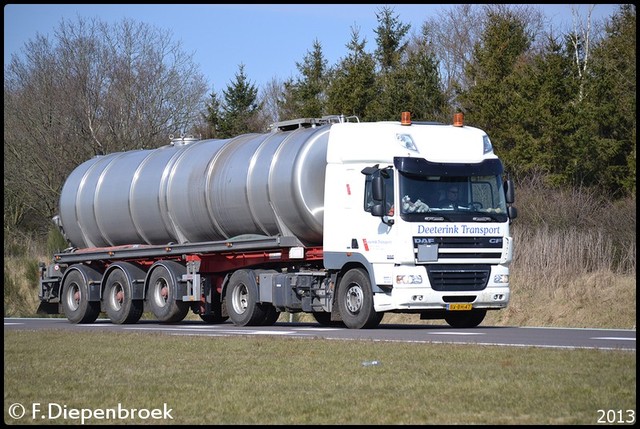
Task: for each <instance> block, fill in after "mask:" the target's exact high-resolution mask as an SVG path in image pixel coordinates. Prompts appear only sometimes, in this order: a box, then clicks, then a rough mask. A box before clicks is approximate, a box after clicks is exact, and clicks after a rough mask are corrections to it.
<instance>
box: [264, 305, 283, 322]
mask: <svg viewBox="0 0 640 429" xmlns="http://www.w3.org/2000/svg"><path fill="white" fill-rule="evenodd" d="M260 305H261V306H262V309H263V310H264V312H265V315H264V320H263V321H262V323H260V326H273V325H274V324H275V323H276V322H277V321H278V319H279V318H280V312H279V311H278V310H276V308H275V307H274V306H273V305H271V304H260Z"/></svg>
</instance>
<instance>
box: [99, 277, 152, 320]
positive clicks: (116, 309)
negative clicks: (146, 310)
mask: <svg viewBox="0 0 640 429" xmlns="http://www.w3.org/2000/svg"><path fill="white" fill-rule="evenodd" d="M132 297H133V287H132V285H131V282H130V281H129V279H128V278H127V275H126V274H125V273H124V271H122V270H121V269H119V268H118V269H115V270H114V271H112V272H111V274H109V277H107V282H106V285H105V288H104V295H103V298H102V299H103V302H104V306H105V311H106V313H107V316H109V319H111V322H112V323H115V324H118V325H122V324H127V323H136V322H137V321H138V320H140V317H141V316H142V312H143V303H142V301H141V300H134V299H132Z"/></svg>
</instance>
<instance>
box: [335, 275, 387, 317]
mask: <svg viewBox="0 0 640 429" xmlns="http://www.w3.org/2000/svg"><path fill="white" fill-rule="evenodd" d="M337 299H338V307H339V308H340V315H341V316H342V321H343V322H344V324H345V325H346V326H347V328H351V329H362V328H365V329H370V328H375V327H376V326H378V325H379V324H380V322H381V321H382V316H384V313H377V312H376V311H375V310H374V309H373V291H372V290H371V281H370V280H369V274H368V273H367V272H366V271H365V270H363V269H362V268H354V269H351V270H349V271H347V272H346V274H345V275H344V276H343V277H342V279H341V280H340V285H339V287H338V297H337Z"/></svg>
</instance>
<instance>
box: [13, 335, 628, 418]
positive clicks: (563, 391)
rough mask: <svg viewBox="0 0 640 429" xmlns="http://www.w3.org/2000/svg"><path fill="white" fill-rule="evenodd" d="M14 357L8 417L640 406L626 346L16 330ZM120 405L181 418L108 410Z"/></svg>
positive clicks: (536, 413)
mask: <svg viewBox="0 0 640 429" xmlns="http://www.w3.org/2000/svg"><path fill="white" fill-rule="evenodd" d="M370 360H377V361H379V362H380V365H377V366H368V367H365V366H363V365H362V362H363V361H370ZM4 362H5V364H4V365H5V367H4V403H5V408H4V409H5V414H4V419H5V423H9V424H33V423H38V424H79V423H85V424H104V423H116V424H125V423H126V424H131V423H145V424H597V423H598V418H599V417H600V411H599V410H605V411H606V410H622V411H624V410H634V411H635V406H636V354H635V352H633V353H630V352H624V351H598V350H557V349H556V350H548V349H538V348H516V349H514V348H501V347H492V346H468V345H465V346H457V345H441V344H438V345H433V344H428V345H425V344H403V343H380V342H372V341H348V342H343V341H331V340H322V339H315V340H312V341H309V340H305V339H286V338H277V337H260V338H239V339H238V338H224V337H214V338H212V337H197V336H194V337H187V338H185V337H178V336H170V335H166V334H149V333H144V334H139V333H124V334H123V333H118V334H114V333H97V332H89V333H78V332H74V333H71V334H70V333H64V332H58V331H43V332H31V331H5V340H4ZM15 403H19V404H21V405H23V406H24V407H25V409H26V412H25V415H24V416H23V417H21V418H19V419H13V418H12V417H11V416H10V415H9V411H10V410H13V409H15V407H14V408H11V406H12V404H15ZM34 404H37V405H35V407H36V408H39V410H40V411H37V410H36V411H37V412H36V413H35V415H34V412H33V411H34ZM51 404H53V405H51ZM118 407H121V408H122V409H126V410H131V409H134V408H135V409H137V410H140V409H146V410H153V409H158V410H165V409H169V410H171V411H170V414H169V415H170V416H171V418H168V417H167V415H166V414H164V415H163V416H162V417H163V418H159V419H154V418H153V417H152V416H151V415H147V414H144V413H143V414H142V415H140V414H136V417H135V418H130V417H128V418H125V419H120V418H118V416H117V415H115V416H111V417H115V418H102V417H104V416H102V417H100V416H98V417H96V414H95V410H105V409H117V408H118ZM49 409H52V410H53V413H52V414H48V412H49ZM74 410H89V411H77V412H76V411H74ZM83 412H84V413H85V414H87V413H92V416H91V417H90V418H85V420H84V421H81V420H82V419H81V415H82V413H83ZM65 413H66V414H65ZM74 413H78V414H77V416H76V418H74V417H73V415H74ZM58 414H59V415H58ZM160 414H163V413H159V415H160ZM65 415H66V418H65ZM87 415H88V414H87ZM52 416H53V417H56V418H52ZM145 416H146V418H145ZM141 417H142V418H141ZM623 417H624V418H627V415H626V414H624V415H623Z"/></svg>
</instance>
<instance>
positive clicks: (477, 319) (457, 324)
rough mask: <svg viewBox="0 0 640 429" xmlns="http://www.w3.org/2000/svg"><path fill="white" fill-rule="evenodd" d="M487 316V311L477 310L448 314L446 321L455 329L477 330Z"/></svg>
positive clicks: (445, 317)
mask: <svg viewBox="0 0 640 429" xmlns="http://www.w3.org/2000/svg"><path fill="white" fill-rule="evenodd" d="M486 315H487V310H485V309H475V310H471V311H452V312H447V314H446V316H444V320H445V321H446V322H447V323H448V324H449V326H451V327H453V328H475V327H476V326H478V325H479V324H481V323H482V321H483V320H484V316H486Z"/></svg>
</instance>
